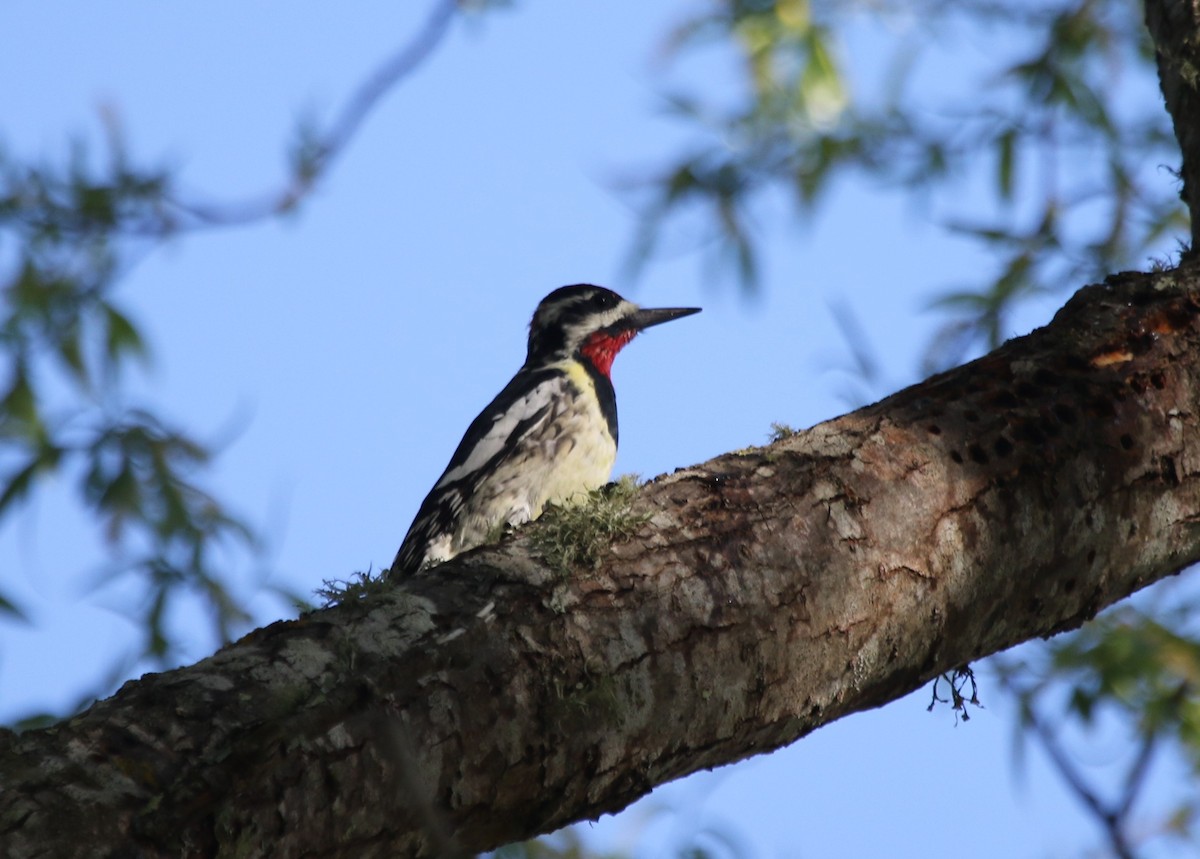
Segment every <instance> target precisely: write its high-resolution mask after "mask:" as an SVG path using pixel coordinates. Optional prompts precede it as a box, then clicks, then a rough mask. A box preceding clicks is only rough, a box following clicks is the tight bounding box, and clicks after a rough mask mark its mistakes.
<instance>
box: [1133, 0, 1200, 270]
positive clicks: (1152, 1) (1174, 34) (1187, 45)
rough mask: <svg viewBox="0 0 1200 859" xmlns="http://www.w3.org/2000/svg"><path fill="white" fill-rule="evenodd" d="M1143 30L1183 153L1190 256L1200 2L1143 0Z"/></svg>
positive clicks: (1199, 125) (1195, 219) (1197, 210)
mask: <svg viewBox="0 0 1200 859" xmlns="http://www.w3.org/2000/svg"><path fill="white" fill-rule="evenodd" d="M1146 26H1147V28H1148V29H1149V30H1150V38H1151V39H1152V40H1153V42H1154V51H1155V59H1156V60H1157V61H1158V80H1159V84H1160V86H1161V87H1162V91H1163V96H1164V97H1165V98H1166V102H1167V111H1168V112H1169V113H1170V114H1171V121H1172V122H1173V123H1174V125H1175V139H1176V140H1178V141H1179V146H1180V149H1181V150H1182V151H1183V165H1182V167H1181V168H1180V178H1181V179H1182V181H1183V186H1182V188H1181V189H1180V192H1179V196H1180V198H1181V199H1182V200H1183V202H1184V205H1186V206H1187V207H1188V214H1189V215H1191V219H1192V246H1191V249H1190V250H1189V251H1188V256H1189V257H1190V256H1192V255H1195V254H1196V253H1197V250H1198V249H1200V4H1198V3H1197V0H1146Z"/></svg>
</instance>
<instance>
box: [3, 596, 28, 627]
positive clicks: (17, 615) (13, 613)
mask: <svg viewBox="0 0 1200 859" xmlns="http://www.w3.org/2000/svg"><path fill="white" fill-rule="evenodd" d="M0 615H7V616H8V618H9V620H19V621H22V622H23V623H28V622H29V616H28V615H27V614H25V612H24V611H22V610H21V609H20V608H19V607H18V606H17V604H16V603H14V602H13V601H12V600H10V599H9V598H8V597H6V596H5V595H4V594H3V593H0Z"/></svg>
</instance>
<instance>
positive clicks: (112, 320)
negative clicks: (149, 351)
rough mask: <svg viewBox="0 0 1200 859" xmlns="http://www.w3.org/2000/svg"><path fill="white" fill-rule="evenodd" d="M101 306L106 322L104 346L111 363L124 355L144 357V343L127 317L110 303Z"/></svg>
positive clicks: (118, 360)
mask: <svg viewBox="0 0 1200 859" xmlns="http://www.w3.org/2000/svg"><path fill="white" fill-rule="evenodd" d="M102 308H103V310H104V319H105V323H106V325H105V340H104V347H105V353H106V354H107V355H108V359H109V360H110V361H111V362H112V363H113V364H117V363H119V362H120V361H121V359H122V358H123V357H125V356H126V355H129V356H131V357H135V358H143V359H144V358H145V357H146V344H145V342H144V341H143V340H142V335H141V334H140V333H138V330H137V328H136V327H135V326H134V324H133V323H132V322H130V320H129V317H127V316H125V314H123V313H121V312H120V311H119V310H117V309H116V308H115V307H113V306H112V305H111V304H107V303H106V304H103V305H102Z"/></svg>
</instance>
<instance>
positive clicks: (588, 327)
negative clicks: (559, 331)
mask: <svg viewBox="0 0 1200 859" xmlns="http://www.w3.org/2000/svg"><path fill="white" fill-rule="evenodd" d="M637 310H638V306H637V305H636V304H634V303H633V302H632V301H622V302H621V303H620V304H618V305H617V306H616V307H614V308H613V309H612V310H606V311H605V312H604V313H603V314H598V315H596V316H589V317H588V318H587V319H586V320H583V321H580V322H579V323H577V324H575V325H569V326H567V344H568V347H576V346H578V345H579V344H580V343H582V342H583V339H584V338H585V337H586V336H587V335H588V334H590V333H592V332H593V331H596V330H598V329H600V328H607V327H608V326H609V325H612V324H613V323H615V322H619V321H621V320H622V319H624V318H625V317H627V316H629V315H630V314H631V313H636V312H637Z"/></svg>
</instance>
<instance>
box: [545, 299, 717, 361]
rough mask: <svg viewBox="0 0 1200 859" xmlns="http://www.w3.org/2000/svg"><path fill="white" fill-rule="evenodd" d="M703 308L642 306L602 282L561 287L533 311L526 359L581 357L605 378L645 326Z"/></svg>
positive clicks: (667, 320)
mask: <svg viewBox="0 0 1200 859" xmlns="http://www.w3.org/2000/svg"><path fill="white" fill-rule="evenodd" d="M699 312H700V308H699V307H663V308H655V309H645V308H641V307H638V306H637V305H636V304H634V303H633V302H632V301H626V300H625V299H624V298H622V297H621V296H619V295H617V294H616V293H615V292H613V291H612V290H611V289H605V288H604V287H602V286H592V285H591V284H586V283H580V284H575V285H574V286H561V287H559V288H558V289H556V290H554V292H552V293H550V294H549V295H547V296H546V297H545V298H543V299H542V300H541V303H539V304H538V306H537V310H536V311H534V314H533V319H532V321H530V323H529V353H528V355H527V357H526V358H525V363H526V365H527V366H528V365H532V364H542V363H549V362H552V361H557V360H561V359H564V358H571V357H580V356H583V357H586V358H588V359H589V360H591V361H592V363H593V364H594V365H596V368H597V369H598V370H600V371H601V372H602V373H604V375H606V376H607V375H608V372H609V369H610V367H611V366H612V359H613V357H614V356H615V355H616V353H617V352H618V351H620V349H621V347H622V346H624V345H625V344H626V343H628V342H629V341H630V340H632V339H633V337H634V335H635V334H637V333H638V332H639V331H641V330H642V329H643V328H649V327H650V326H652V325H659V324H661V323H663V322H669V321H670V320H672V319H678V318H680V317H681V316H690V315H691V314H693V313H699Z"/></svg>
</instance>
